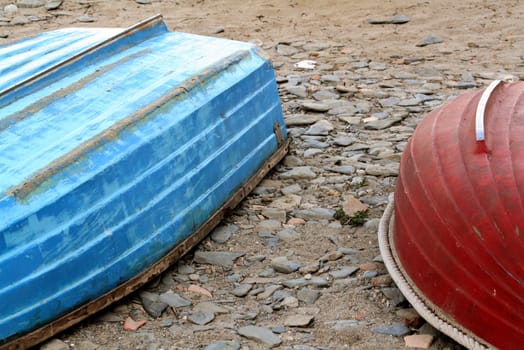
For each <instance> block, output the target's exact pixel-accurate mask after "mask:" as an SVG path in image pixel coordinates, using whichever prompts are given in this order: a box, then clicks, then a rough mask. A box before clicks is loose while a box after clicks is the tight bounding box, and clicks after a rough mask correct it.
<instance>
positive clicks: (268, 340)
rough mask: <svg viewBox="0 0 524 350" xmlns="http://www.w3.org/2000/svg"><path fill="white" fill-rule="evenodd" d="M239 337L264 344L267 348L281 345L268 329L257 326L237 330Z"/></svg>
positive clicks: (277, 337)
mask: <svg viewBox="0 0 524 350" xmlns="http://www.w3.org/2000/svg"><path fill="white" fill-rule="evenodd" d="M238 334H240V335H241V336H243V337H245V338H248V339H252V340H255V341H257V342H260V343H263V344H266V345H267V346H269V347H275V346H278V345H280V344H281V343H282V340H281V339H280V337H279V336H278V335H276V334H275V333H273V332H272V331H271V330H270V329H269V328H265V327H258V326H245V327H241V328H239V329H238Z"/></svg>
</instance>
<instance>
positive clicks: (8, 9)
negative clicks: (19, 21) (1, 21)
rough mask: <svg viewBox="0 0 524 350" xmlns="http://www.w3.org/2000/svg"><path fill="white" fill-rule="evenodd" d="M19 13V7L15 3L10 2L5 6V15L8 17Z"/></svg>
mask: <svg viewBox="0 0 524 350" xmlns="http://www.w3.org/2000/svg"><path fill="white" fill-rule="evenodd" d="M17 13H18V7H16V5H13V4H9V5H7V6H5V7H4V15H5V16H7V17H14V16H15V15H16V14H17Z"/></svg>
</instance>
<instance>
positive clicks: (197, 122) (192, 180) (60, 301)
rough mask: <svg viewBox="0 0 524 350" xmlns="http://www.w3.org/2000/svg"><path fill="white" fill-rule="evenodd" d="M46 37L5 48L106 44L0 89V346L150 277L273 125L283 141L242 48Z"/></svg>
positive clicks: (262, 74)
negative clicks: (75, 42)
mask: <svg viewBox="0 0 524 350" xmlns="http://www.w3.org/2000/svg"><path fill="white" fill-rule="evenodd" d="M142 31H146V32H147V35H144V34H143V33H142ZM53 33H54V32H50V33H45V34H42V36H43V37H42V36H36V37H34V38H31V39H28V40H25V41H23V42H21V43H18V44H15V45H22V44H23V45H24V47H25V48H32V49H34V50H37V51H38V47H39V45H43V43H45V45H57V46H60V44H59V43H55V41H65V42H66V44H64V46H63V47H72V46H73V45H68V44H67V42H68V40H69V39H68V38H70V37H69V34H68V33H71V35H72V36H75V37H76V36H81V37H90V36H92V35H95V34H96V35H97V38H98V35H100V36H101V37H100V38H98V39H97V40H98V41H96V42H98V43H100V42H102V43H103V44H102V45H99V46H98V47H97V48H96V49H91V48H89V47H88V46H86V47H82V48H78V47H76V46H75V49H74V50H72V51H71V52H70V53H69V54H67V53H65V52H62V54H63V55H62V57H61V60H62V63H60V62H58V63H56V59H55V57H54V56H53V57H52V59H50V58H49V57H48V54H47V53H45V52H42V53H41V55H35V56H34V57H33V60H32V61H31V62H34V61H38V63H31V65H37V66H39V67H40V69H41V70H46V74H38V73H34V72H33V74H36V75H37V78H31V77H29V76H27V75H24V74H22V73H20V74H19V75H17V76H16V77H15V78H12V80H10V81H5V80H3V81H1V83H2V84H3V85H2V86H3V89H4V93H3V94H0V106H1V109H0V125H1V126H2V127H0V174H1V176H0V212H1V213H2V215H1V216H0V300H1V301H2V302H1V303H0V339H3V340H4V341H5V340H7V339H13V338H14V337H16V336H19V335H21V334H23V333H26V332H28V331H30V330H32V329H34V328H36V327H38V326H41V325H43V324H45V323H47V322H50V321H52V320H53V319H56V318H57V317H59V316H60V315H62V314H64V313H66V312H69V311H71V310H72V309H74V308H76V307H78V306H79V305H82V304H84V303H86V302H88V301H90V300H93V299H95V298H97V297H99V296H100V295H102V294H103V293H106V292H108V291H110V290H112V289H113V288H115V287H116V286H117V285H119V284H121V283H124V282H125V281H128V280H129V279H131V278H132V277H133V276H135V275H137V274H139V273H140V272H143V271H144V270H146V269H147V268H148V267H150V266H151V265H152V264H153V263H154V262H155V261H158V260H159V259H160V258H161V257H162V256H163V255H164V254H166V252H168V251H169V250H171V249H172V248H173V247H175V246H176V245H177V244H179V243H180V242H181V241H183V240H184V239H186V238H187V237H188V236H190V235H191V234H192V233H193V232H194V231H195V230H196V229H197V228H199V227H200V226H201V225H203V224H204V222H206V220H208V218H209V217H211V216H212V214H213V213H215V212H216V211H217V210H218V208H220V207H221V206H222V205H223V204H224V203H225V202H226V201H227V200H228V198H229V197H231V196H232V195H233V193H235V191H236V190H237V189H239V188H240V187H241V186H242V185H244V183H245V182H246V181H247V180H248V179H249V178H250V177H252V176H253V175H254V174H255V173H256V172H257V170H258V169H259V168H260V167H261V166H262V165H263V164H264V163H265V162H266V161H267V160H268V159H269V158H270V157H271V155H272V154H273V153H275V151H276V150H277V148H278V144H279V141H280V140H277V136H276V134H275V132H274V129H273V128H274V125H275V123H278V125H280V129H279V131H280V134H281V135H282V136H279V137H278V138H281V137H282V138H283V139H286V138H287V135H286V131H285V129H284V121H283V118H282V112H281V107H280V103H279V98H278V92H277V89H276V84H275V80H274V75H273V70H272V67H271V65H270V63H269V62H268V61H267V60H265V59H263V58H262V57H260V56H259V55H258V53H257V50H256V49H255V48H254V47H253V46H252V45H250V44H246V43H240V42H234V41H228V40H223V39H217V38H207V37H201V36H196V35H190V34H183V33H174V32H169V31H167V29H166V27H165V25H163V24H162V23H159V22H158V20H155V21H152V22H151V23H145V24H141V26H140V28H139V29H138V30H134V31H132V32H126V33H125V35H119V36H118V37H117V38H116V39H115V38H113V36H114V35H115V33H116V34H118V32H115V31H110V35H108V36H103V35H101V33H104V31H102V30H99V29H97V30H93V29H82V30H81V29H73V30H71V31H70V32H68V30H61V31H60V33H59V34H57V33H55V34H53ZM112 38H113V39H112ZM75 40H76V39H75ZM93 45H97V44H96V43H94V44H93ZM35 48H36V49H35ZM6 52H9V53H10V54H12V53H13V52H15V51H14V50H13V48H12V47H11V46H6V47H2V48H0V57H5V55H6ZM79 52H80V55H79ZM18 55H23V50H22V49H20V50H19V51H18ZM13 61H15V59H13ZM27 71H29V70H28V69H23V68H20V72H27ZM20 81H23V82H24V83H23V84H19V82H20ZM13 87H14V88H13ZM64 92H66V93H64ZM22 116H23V117H22ZM277 134H278V133H277Z"/></svg>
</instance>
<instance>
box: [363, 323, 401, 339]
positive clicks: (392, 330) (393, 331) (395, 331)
mask: <svg viewBox="0 0 524 350" xmlns="http://www.w3.org/2000/svg"><path fill="white" fill-rule="evenodd" d="M372 331H373V332H375V333H380V334H387V335H393V336H395V337H403V336H405V335H408V334H409V333H411V330H410V329H409V328H408V327H407V326H406V325H405V324H404V323H402V322H399V323H395V324H392V325H388V326H377V327H373V329H372Z"/></svg>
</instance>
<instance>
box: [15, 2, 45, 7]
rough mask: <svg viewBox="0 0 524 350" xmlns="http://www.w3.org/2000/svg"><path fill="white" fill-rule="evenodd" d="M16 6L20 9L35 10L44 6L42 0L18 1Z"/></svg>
mask: <svg viewBox="0 0 524 350" xmlns="http://www.w3.org/2000/svg"><path fill="white" fill-rule="evenodd" d="M16 6H18V7H19V8H34V7H41V6H44V1H42V0H16Z"/></svg>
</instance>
